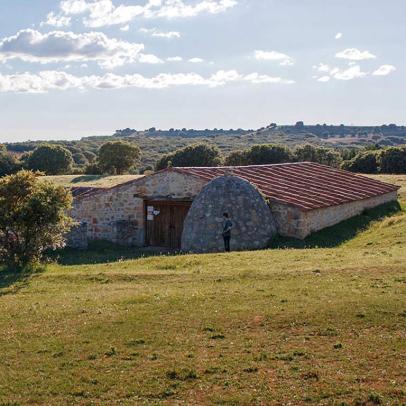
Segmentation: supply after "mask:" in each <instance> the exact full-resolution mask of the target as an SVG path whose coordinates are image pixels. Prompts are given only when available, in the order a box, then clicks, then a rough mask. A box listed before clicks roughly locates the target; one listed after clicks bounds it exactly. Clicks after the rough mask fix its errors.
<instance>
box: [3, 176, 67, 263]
mask: <svg viewBox="0 0 406 406" xmlns="http://www.w3.org/2000/svg"><path fill="white" fill-rule="evenodd" d="M71 203H72V195H71V193H70V192H68V191H67V190H66V189H65V188H63V187H62V186H55V185H53V184H51V183H50V182H45V181H40V180H39V179H38V176H37V175H36V174H35V173H33V172H30V171H20V172H18V173H17V174H15V175H9V176H5V177H3V178H1V179H0V262H2V263H5V264H7V265H8V266H10V267H13V268H20V267H24V266H26V265H30V264H33V263H36V262H38V261H39V260H40V259H41V257H42V254H43V252H44V251H45V250H46V249H48V248H52V249H55V248H59V247H62V246H63V245H64V234H65V233H66V232H67V231H68V230H69V228H70V226H71V219H70V218H69V217H68V216H67V214H66V212H67V210H68V209H69V208H70V207H71Z"/></svg>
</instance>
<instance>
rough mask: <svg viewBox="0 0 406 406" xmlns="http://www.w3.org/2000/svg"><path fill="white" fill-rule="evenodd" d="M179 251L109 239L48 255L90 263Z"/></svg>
mask: <svg viewBox="0 0 406 406" xmlns="http://www.w3.org/2000/svg"><path fill="white" fill-rule="evenodd" d="M177 253H178V252H177V251H173V250H170V249H164V248H136V247H122V246H119V245H116V244H113V243H110V242H108V241H94V242H91V243H90V244H89V247H88V249H86V250H78V249H74V248H65V249H63V250H59V251H55V252H52V253H50V254H49V255H48V257H49V259H51V260H53V261H56V262H57V263H58V264H61V265H87V264H89V265H90V264H103V263H108V262H118V261H124V260H128V259H140V258H147V257H151V256H160V255H175V254H177Z"/></svg>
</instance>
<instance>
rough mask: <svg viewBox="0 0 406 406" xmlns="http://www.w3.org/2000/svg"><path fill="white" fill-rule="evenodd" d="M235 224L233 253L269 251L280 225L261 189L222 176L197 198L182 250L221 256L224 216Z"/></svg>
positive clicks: (184, 235) (241, 180) (184, 231)
mask: <svg viewBox="0 0 406 406" xmlns="http://www.w3.org/2000/svg"><path fill="white" fill-rule="evenodd" d="M224 212H227V213H229V215H230V217H231V221H232V222H233V226H234V227H233V230H232V233H231V247H232V249H233V250H253V249H260V248H265V247H267V246H268V245H269V242H270V240H271V239H272V237H273V236H275V234H276V232H277V230H276V223H275V220H274V218H273V215H272V213H271V210H270V208H269V206H268V204H267V202H266V201H265V199H264V197H263V196H262V195H261V194H260V193H259V191H258V189H257V188H256V187H255V186H253V185H252V184H251V183H249V182H248V181H246V180H244V179H241V178H238V177H236V176H221V177H219V178H216V179H214V180H212V181H211V182H210V183H208V184H207V185H206V186H205V187H204V188H203V190H202V191H201V192H200V193H199V195H198V196H197V197H196V198H195V200H194V202H193V204H192V207H191V208H190V210H189V213H188V215H187V217H186V220H185V224H184V228H183V234H182V250H183V251H191V252H218V251H223V250H224V243H223V239H222V221H223V218H222V214H223V213H224Z"/></svg>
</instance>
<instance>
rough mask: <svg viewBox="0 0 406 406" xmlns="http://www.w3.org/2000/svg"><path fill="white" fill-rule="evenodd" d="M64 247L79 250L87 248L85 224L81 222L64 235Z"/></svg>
mask: <svg viewBox="0 0 406 406" xmlns="http://www.w3.org/2000/svg"><path fill="white" fill-rule="evenodd" d="M66 245H67V246H68V247H70V248H77V249H81V250H84V249H86V248H87V246H88V239H87V224H86V223H85V222H81V223H79V224H77V225H75V226H73V227H72V229H71V230H70V231H69V233H68V234H67V235H66Z"/></svg>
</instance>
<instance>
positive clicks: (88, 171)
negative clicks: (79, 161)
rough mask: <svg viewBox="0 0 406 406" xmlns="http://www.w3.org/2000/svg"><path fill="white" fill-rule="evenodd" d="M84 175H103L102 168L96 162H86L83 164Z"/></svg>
mask: <svg viewBox="0 0 406 406" xmlns="http://www.w3.org/2000/svg"><path fill="white" fill-rule="evenodd" d="M84 173H85V175H103V172H102V170H101V169H100V167H99V165H97V164H88V165H86V166H85V170H84Z"/></svg>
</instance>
